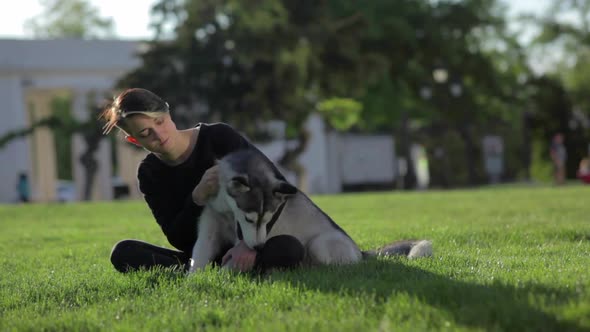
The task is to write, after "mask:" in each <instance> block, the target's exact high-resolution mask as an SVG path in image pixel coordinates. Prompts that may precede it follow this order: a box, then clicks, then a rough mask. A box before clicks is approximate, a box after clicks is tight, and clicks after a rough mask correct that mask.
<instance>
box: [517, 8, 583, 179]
mask: <svg viewBox="0 0 590 332" xmlns="http://www.w3.org/2000/svg"><path fill="white" fill-rule="evenodd" d="M572 18H573V19H572ZM528 19H529V22H533V23H534V24H536V25H537V26H538V27H539V28H540V32H539V33H538V35H537V36H536V38H535V39H534V40H533V42H532V45H531V47H532V48H533V49H534V50H537V49H538V48H541V49H542V50H543V51H545V53H546V49H551V50H552V52H551V53H553V54H558V57H557V58H555V59H553V62H552V63H549V64H550V65H552V66H551V67H550V68H549V69H548V70H547V71H546V73H545V75H544V76H541V77H539V78H538V79H537V80H536V82H535V87H536V89H537V90H538V91H539V93H538V95H539V100H542V101H543V103H538V104H537V107H536V111H535V113H534V119H533V121H534V126H535V131H534V132H535V138H536V139H537V140H539V141H542V142H543V146H544V147H545V148H546V149H548V144H549V139H550V137H551V136H552V135H553V134H554V133H555V132H557V131H560V132H563V133H564V134H565V137H566V140H565V144H566V148H567V150H568V155H569V158H568V164H567V173H568V175H569V176H574V174H576V170H577V167H578V162H579V159H580V158H582V157H584V156H587V155H588V142H589V141H590V99H589V98H588V95H589V93H590V88H589V85H588V84H589V83H590V80H589V79H588V64H590V1H589V0H564V1H553V2H552V3H551V4H550V6H549V8H548V10H547V12H546V13H545V14H544V15H542V16H538V17H535V16H532V15H529V16H528ZM545 157H546V158H548V156H547V155H546V156H545Z"/></svg>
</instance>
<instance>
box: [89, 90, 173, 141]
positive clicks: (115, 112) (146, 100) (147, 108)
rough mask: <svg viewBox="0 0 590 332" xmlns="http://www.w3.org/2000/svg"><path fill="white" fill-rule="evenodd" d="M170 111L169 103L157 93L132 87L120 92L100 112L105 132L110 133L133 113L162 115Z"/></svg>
mask: <svg viewBox="0 0 590 332" xmlns="http://www.w3.org/2000/svg"><path fill="white" fill-rule="evenodd" d="M167 112H168V103H166V102H165V101H164V100H162V98H160V97H159V96H158V95H156V94H155V93H153V92H151V91H149V90H146V89H141V88H132V89H127V90H125V91H123V92H122V93H121V94H119V95H118V96H117V97H116V98H115V99H114V100H113V103H111V104H110V105H109V106H107V107H106V108H105V109H104V111H102V113H101V114H100V117H99V119H103V120H104V121H105V122H106V124H105V125H104V127H103V134H105V135H106V134H108V133H109V132H111V130H113V128H115V127H118V126H119V125H120V123H119V122H120V120H121V119H124V118H126V117H128V116H130V115H133V114H145V115H148V116H160V115H161V114H162V113H167Z"/></svg>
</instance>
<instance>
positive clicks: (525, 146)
mask: <svg viewBox="0 0 590 332" xmlns="http://www.w3.org/2000/svg"><path fill="white" fill-rule="evenodd" d="M531 120H532V115H531V113H530V112H524V114H523V119H522V134H523V137H522V138H523V140H522V158H523V160H522V162H523V168H524V179H525V181H527V182H529V181H530V180H531V160H532V151H531V150H532V148H531Z"/></svg>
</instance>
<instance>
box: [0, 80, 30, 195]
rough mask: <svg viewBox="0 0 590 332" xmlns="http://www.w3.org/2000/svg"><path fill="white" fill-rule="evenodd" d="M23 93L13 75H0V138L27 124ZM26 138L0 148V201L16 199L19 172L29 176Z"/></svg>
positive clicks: (18, 81) (19, 83)
mask: <svg viewBox="0 0 590 332" xmlns="http://www.w3.org/2000/svg"><path fill="white" fill-rule="evenodd" d="M23 93H24V91H23V89H22V86H21V80H20V78H19V77H18V76H16V75H2V76H0V100H2V103H0V116H1V119H2V120H1V121H0V135H3V134H5V133H8V132H10V131H12V130H15V129H18V128H24V127H26V125H27V119H26V109H25V104H24V99H25V97H24V94H23ZM27 141H28V139H27V138H22V139H18V140H14V141H12V142H10V143H8V144H7V145H5V146H4V147H3V148H2V149H0V183H2V185H1V186H0V202H14V201H15V200H16V199H17V193H16V181H17V176H18V174H19V173H20V172H26V173H27V174H29V173H30V171H31V170H30V165H31V160H30V158H29V144H28V143H27Z"/></svg>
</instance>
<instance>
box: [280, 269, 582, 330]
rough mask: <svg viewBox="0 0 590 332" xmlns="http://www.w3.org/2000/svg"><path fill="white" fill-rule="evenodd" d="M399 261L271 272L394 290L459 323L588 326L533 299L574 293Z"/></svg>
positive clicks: (343, 287)
mask: <svg viewBox="0 0 590 332" xmlns="http://www.w3.org/2000/svg"><path fill="white" fill-rule="evenodd" d="M403 262H404V260H372V261H368V262H363V263H361V264H359V265H356V266H349V267H321V268H310V269H303V270H298V271H291V272H285V273H273V274H272V275H271V276H270V278H271V279H272V280H273V281H282V282H288V283H291V284H293V285H296V286H298V287H303V288H305V289H311V290H317V291H321V292H336V293H342V292H344V293H345V294H350V295H353V296H354V295H360V294H374V295H375V297H376V299H377V301H379V302H381V303H383V304H384V303H385V302H386V301H387V299H388V298H389V297H390V296H393V295H395V294H408V295H409V296H411V297H413V298H415V299H417V300H418V301H419V302H421V303H424V304H427V305H430V306H432V307H436V308H440V309H442V310H445V311H447V312H449V313H450V314H451V315H452V317H453V318H454V321H455V322H456V323H457V324H459V325H464V326H469V327H474V328H482V329H484V330H508V331H589V330H590V329H588V328H585V327H582V326H579V325H578V324H577V323H576V322H571V321H565V320H560V319H558V318H557V317H555V316H554V315H553V314H551V313H547V312H544V311H542V310H540V309H538V308H537V307H536V306H534V304H536V303H537V301H542V302H544V303H547V304H551V305H556V304H559V303H566V302H567V301H569V300H571V299H572V297H574V296H575V295H574V293H572V292H567V291H564V290H561V289H552V288H547V287H544V286H540V285H535V284H523V285H519V286H518V287H515V286H512V285H506V284H502V283H500V282H493V283H491V284H487V285H480V284H474V283H469V282H465V281H458V280H453V279H451V278H449V277H447V276H442V275H438V274H435V273H432V272H429V271H426V270H422V269H420V268H416V267H412V266H408V265H404V263H403Z"/></svg>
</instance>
